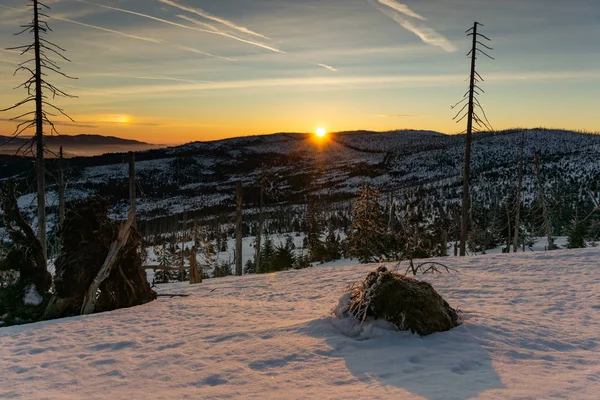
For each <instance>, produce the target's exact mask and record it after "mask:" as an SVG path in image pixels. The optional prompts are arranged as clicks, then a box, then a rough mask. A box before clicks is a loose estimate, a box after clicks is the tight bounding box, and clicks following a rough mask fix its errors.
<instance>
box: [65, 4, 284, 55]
mask: <svg viewBox="0 0 600 400" xmlns="http://www.w3.org/2000/svg"><path fill="white" fill-rule="evenodd" d="M75 1H77V2H79V3H85V4H90V5H94V6H97V7H102V8H105V9H107V10H113V11H120V12H123V13H127V14H131V15H137V16H138V17H142V18H148V19H151V20H153V21H158V22H162V23H164V24H168V25H172V26H176V27H178V28H183V29H189V30H192V31H196V32H204V33H210V34H211V35H219V36H223V37H226V38H229V39H233V40H237V41H239V42H242V43H247V44H250V45H252V46H257V47H261V48H263V49H266V50H269V51H272V52H274V53H283V51H281V50H279V49H277V48H275V47H272V46H267V45H266V44H263V43H259V42H253V41H251V40H246V39H242V38H240V37H237V36H234V35H230V34H228V33H225V32H221V31H212V30H208V29H202V28H196V27H192V26H188V25H183V24H178V23H177V22H173V21H168V20H166V19H162V18H158V17H153V16H152V15H148V14H142V13H139V12H135V11H131V10H125V9H123V8H118V7H111V6H106V5H103V4H97V3H90V2H89V1H85V0H75ZM186 19H188V18H186ZM189 20H190V21H193V22H194V23H198V24H203V23H202V22H200V21H196V20H194V19H193V18H189Z"/></svg>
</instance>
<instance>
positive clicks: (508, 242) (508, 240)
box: [506, 202, 512, 253]
mask: <svg viewBox="0 0 600 400" xmlns="http://www.w3.org/2000/svg"><path fill="white" fill-rule="evenodd" d="M506 221H508V229H507V232H508V238H507V240H506V252H507V253H510V245H511V243H512V242H511V241H510V206H509V204H508V202H506Z"/></svg>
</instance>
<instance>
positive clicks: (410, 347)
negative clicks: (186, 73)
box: [0, 0, 600, 400]
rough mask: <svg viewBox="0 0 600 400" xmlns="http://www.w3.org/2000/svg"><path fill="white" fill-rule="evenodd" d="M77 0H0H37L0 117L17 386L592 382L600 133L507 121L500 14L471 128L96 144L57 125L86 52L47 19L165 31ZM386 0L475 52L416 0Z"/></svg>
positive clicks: (99, 388) (480, 69)
mask: <svg viewBox="0 0 600 400" xmlns="http://www.w3.org/2000/svg"><path fill="white" fill-rule="evenodd" d="M60 1H62V0H58V1H49V2H48V3H49V4H48V5H46V4H43V3H42V2H41V1H39V0H31V1H28V2H27V3H28V5H29V7H28V8H27V10H23V9H17V8H14V7H10V6H5V5H0V9H1V10H4V9H6V10H11V11H16V12H26V13H27V15H30V16H31V22H30V23H27V24H26V25H22V26H21V27H20V31H18V30H17V37H19V38H20V39H22V41H23V44H22V45H19V46H17V47H11V48H9V49H7V50H3V51H6V52H8V53H11V55H14V54H18V56H19V57H21V58H22V62H19V63H18V65H17V67H16V71H15V77H19V79H23V80H22V81H21V82H20V84H19V85H18V86H17V88H16V89H17V90H19V91H20V92H21V93H22V95H23V98H22V99H21V100H19V101H17V102H16V103H14V104H0V116H2V117H3V118H2V119H0V121H1V122H10V123H11V124H13V125H14V127H15V130H14V131H13V132H12V133H9V134H8V135H6V136H0V216H1V221H0V359H2V360H3V363H0V376H2V377H3V383H4V382H6V383H8V384H6V385H4V384H3V385H0V398H52V399H54V398H57V399H59V398H60V399H66V398H69V399H71V398H73V399H75V398H98V399H104V398H125V397H127V398H140V396H142V393H143V396H144V397H149V398H206V399H209V398H211V399H212V398H214V399H222V398H268V399H270V398H273V399H280V398H334V399H338V398H340V399H341V398H349V399H355V398H374V399H375V398H402V399H405V398H406V399H410V400H423V399H426V400H434V399H435V400H447V399H457V400H460V399H467V398H494V399H499V398H502V399H504V398H507V399H508V398H511V399H513V398H514V399H517V398H518V399H524V398H565V399H566V398H577V399H595V398H596V396H597V393H598V382H600V362H599V361H598V360H600V357H598V348H599V347H598V345H599V339H598V328H599V327H600V317H599V314H598V309H600V304H599V303H598V295H597V293H598V290H600V276H599V275H598V270H597V261H598V259H599V257H600V248H598V243H599V242H600V134H599V133H598V132H586V131H582V130H564V129H549V128H543V127H540V128H518V127H517V128H513V129H502V130H496V129H494V128H493V126H492V123H491V122H490V120H489V119H488V115H489V116H493V115H494V111H495V109H494V107H489V108H484V105H483V104H484V99H485V97H484V93H485V92H484V89H483V87H486V84H487V82H486V80H485V79H484V77H485V76H486V74H485V66H486V63H488V62H489V63H491V62H496V63H500V62H507V63H508V62H509V61H502V60H497V59H496V58H495V56H496V54H495V53H494V49H493V47H492V40H491V39H490V38H489V37H488V36H486V35H487V34H488V33H487V31H486V28H485V27H484V25H482V24H480V23H479V22H474V23H473V25H472V27H468V30H466V32H465V35H466V40H465V37H464V36H462V39H463V40H465V44H468V45H469V49H470V51H469V52H468V53H467V54H466V55H467V59H466V60H463V62H464V70H465V71H467V67H468V66H470V71H469V74H468V77H467V80H466V84H465V85H464V88H463V89H466V90H467V91H466V92H465V94H464V95H463V97H462V98H461V97H458V98H457V99H460V100H459V101H458V103H455V104H454V105H449V108H450V111H451V112H452V115H454V118H448V119H449V120H453V121H454V122H455V123H456V124H458V125H457V126H460V127H461V128H460V129H461V130H462V129H463V127H466V129H464V131H462V132H461V133H458V134H446V133H442V132H438V131H434V130H419V129H414V130H413V129H395V130H378V131H376V130H373V131H370V130H355V131H341V132H327V131H326V129H325V128H323V127H319V128H318V129H316V131H315V132H311V133H294V132H281V133H274V134H269V135H255V136H241V137H233V138H228V139H221V140H210V141H192V142H189V143H186V144H179V145H152V144H149V143H146V142H138V141H129V142H131V145H132V146H133V145H135V146H138V149H139V148H141V149H147V150H138V151H127V152H109V153H106V154H101V155H94V156H83V155H77V154H76V152H75V150H73V149H72V148H69V147H68V146H67V147H65V148H63V147H62V146H61V147H59V149H58V151H56V149H54V148H51V147H50V146H49V144H48V143H49V142H48V138H50V137H57V136H59V137H60V135H61V132H60V129H61V128H62V127H65V126H66V127H73V126H75V125H73V124H76V122H75V120H74V119H72V118H71V116H70V114H69V113H68V106H65V108H63V104H69V102H71V104H76V102H77V100H78V99H77V96H74V95H71V94H70V93H69V91H68V90H69V89H73V88H77V86H74V85H71V84H70V83H65V82H72V81H73V80H76V79H78V78H77V77H74V76H71V75H70V74H69V73H68V68H69V66H70V65H72V63H76V62H77V61H76V59H77V55H78V54H77V53H74V54H69V58H67V55H66V54H67V53H66V49H64V48H63V47H62V46H61V45H60V43H55V42H54V41H53V34H54V32H53V30H52V29H51V28H50V25H51V23H52V22H56V21H62V22H69V23H75V24H76V25H78V26H80V27H87V28H90V29H96V30H101V31H103V32H104V33H108V34H115V35H119V36H122V37H127V38H128V39H132V40H137V41H145V42H149V43H154V44H161V43H163V42H164V43H167V41H166V39H165V40H163V39H161V40H158V39H156V40H155V39H150V38H147V37H145V36H139V35H133V34H129V33H125V32H121V31H116V30H114V29H108V28H102V27H99V26H95V25H90V24H87V23H82V22H76V21H74V20H71V19H68V18H64V16H60V15H62V14H58V16H57V15H54V14H52V11H51V8H50V7H49V5H52V6H55V5H56V4H57V3H59V2H60ZM76 2H77V3H83V4H85V5H91V6H94V5H95V4H93V3H90V2H87V1H83V0H81V1H80V0H77V1H76ZM114 3H115V4H113V3H111V4H112V5H110V6H109V5H102V4H98V5H97V6H98V7H101V8H102V10H103V12H107V13H108V12H119V13H125V14H128V15H129V16H134V17H141V18H145V19H149V20H151V21H152V22H153V23H155V22H160V23H162V24H166V25H169V26H171V27H176V28H183V29H187V30H193V31H196V33H203V34H209V35H213V36H218V37H219V39H223V38H225V39H227V40H234V41H237V42H239V43H241V44H243V45H250V46H254V47H259V48H260V49H261V50H260V51H270V52H274V53H278V54H286V53H285V52H283V51H280V50H278V49H277V48H275V47H271V46H275V45H276V44H271V45H269V46H267V45H265V44H261V42H256V41H255V40H259V39H260V40H265V41H268V40H271V39H270V38H269V37H267V36H264V35H262V34H259V33H257V32H254V31H252V30H250V29H249V28H246V27H243V26H238V25H236V24H234V23H233V22H231V21H227V20H225V19H223V18H220V17H217V16H215V15H212V14H210V13H207V12H205V11H203V10H200V9H196V8H193V7H191V6H189V5H184V4H183V3H182V4H180V3H179V2H178V1H172V0H159V1H158V3H160V5H161V6H162V7H163V8H162V9H160V12H165V10H167V9H168V8H167V7H172V8H175V9H177V10H179V11H178V12H182V13H188V14H190V13H191V14H192V15H194V16H195V17H201V18H204V19H206V20H207V21H209V22H210V23H206V22H199V21H196V20H194V19H192V18H191V17H186V16H185V15H177V17H178V18H180V19H183V20H184V21H185V22H186V24H187V23H193V22H194V21H195V22H196V23H195V25H194V27H192V26H189V25H182V24H180V23H175V22H171V21H170V20H166V19H163V18H159V17H156V16H152V15H147V14H145V13H141V12H137V11H131V10H128V9H122V8H120V6H121V5H122V4H117V3H123V2H119V1H116V2H114ZM282 3H283V2H282ZM299 3H300V2H299ZM368 3H369V5H370V6H373V5H374V6H375V8H377V9H378V10H379V11H382V12H383V13H384V14H385V15H387V16H390V15H391V16H392V19H393V20H394V21H395V23H399V24H400V25H401V26H402V27H403V28H404V29H405V30H408V31H410V32H412V33H413V34H416V36H418V37H419V39H420V40H421V41H423V42H425V43H427V44H429V45H433V46H436V47H439V48H442V49H444V51H445V52H447V53H452V52H454V51H456V49H455V48H454V45H452V44H451V43H450V42H448V41H447V40H446V39H444V38H443V36H440V35H439V34H438V33H436V32H435V31H434V30H433V29H432V28H428V27H427V26H426V25H425V24H426V23H428V22H427V21H428V20H427V18H424V17H422V16H421V15H420V14H417V13H416V12H414V11H412V10H411V9H410V8H409V7H408V6H407V5H404V4H400V3H398V2H396V1H394V0H385V1H384V0H379V1H369V2H368ZM117 5H118V6H119V7H117ZM271 6H272V5H271ZM388 9H391V10H392V11H390V10H388ZM257 10H258V8H257ZM257 12H258V11H257ZM389 13H392V14H389ZM90 15H92V14H90ZM86 16H87V14H85V13H83V14H82V16H81V17H82V18H83V17H86ZM407 18H408V19H407ZM413 20H417V21H418V23H417V25H415V24H413V23H412V22H410V21H413ZM0 22H4V21H0ZM180 22H181V21H180ZM413 22H414V21H413ZM286 23H288V21H286ZM212 24H216V25H218V26H221V25H223V26H225V27H227V29H231V30H233V31H235V32H234V33H235V34H236V35H241V36H243V37H245V39H241V38H240V37H238V36H234V35H233V34H232V33H225V31H221V30H219V29H218V28H216V27H215V26H213V25H212ZM219 24H220V25H219ZM459 31H460V30H459ZM150 33H152V32H150ZM460 33H461V34H462V31H461V32H460ZM244 35H246V36H244ZM249 37H250V38H249ZM250 39H252V40H250ZM169 40H170V39H169ZM500 43H502V42H500ZM277 46H279V44H277ZM175 47H177V48H179V50H185V51H190V48H189V47H182V46H175ZM192 52H194V53H195V54H196V55H201V56H203V57H210V58H211V59H219V60H220V61H228V62H238V60H237V59H233V58H230V57H225V56H215V55H213V54H212V53H208V52H204V51H199V50H194V49H192ZM501 54H502V53H501ZM132 57H133V56H132ZM71 58H72V59H73V61H72V60H71ZM0 62H3V60H2V59H0ZM306 64H310V65H311V66H313V67H314V66H316V67H319V68H321V69H325V70H327V72H328V73H338V69H336V68H334V67H332V66H330V65H328V64H323V63H316V62H313V61H311V62H307V63H306ZM321 72H322V71H321ZM100 75H102V74H100ZM465 75H466V74H465ZM86 78H89V76H86V75H85V74H84V77H82V81H84V82H85V79H86ZM131 79H140V80H149V81H155V80H165V79H167V80H169V81H173V82H177V84H180V83H186V84H193V85H200V86H201V85H206V84H212V83H214V82H209V81H202V82H200V83H199V82H195V81H189V80H184V79H178V78H168V77H167V78H165V77H162V76H160V77H156V76H150V75H148V76H146V75H144V76H138V77H134V78H131ZM444 79H446V78H444ZM444 79H441V80H440V82H441V81H443V80H444ZM496 79H498V75H496ZM559 79H562V78H559ZM502 80H507V79H506V78H505V77H502V78H501V79H500V81H502ZM282 81H283V80H281V81H280V80H274V81H272V82H270V83H269V86H276V85H275V84H274V83H273V82H276V83H280V82H282ZM57 82H60V83H61V84H59V83H57ZM373 82H375V83H376V80H374V81H373ZM436 82H437V81H436ZM375 83H374V84H375ZM238 84H239V83H238ZM338 84H345V83H344V81H341V83H340V82H338ZM242 85H243V86H244V87H243V88H242V89H247V87H246V86H253V85H252V84H250V83H248V82H243V83H242ZM202 87H204V86H202ZM228 89H229V88H228ZM238 89H239V88H238ZM208 90H212V89H208ZM459 94H460V93H459ZM249 98H250V97H249ZM1 102H2V103H3V100H2V101H1ZM99 104H101V103H99ZM365 104H366V101H365ZM492 104H496V106H497V103H492ZM98 107H100V106H98ZM365 107H366V106H365ZM240 114H241V111H240ZM392 116H394V117H402V118H403V119H404V118H413V117H419V116H416V115H412V114H411V115H409V114H406V115H405V114H394V115H392ZM379 117H386V118H387V117H389V115H379ZM111 118H112V117H111ZM116 119H117V121H116V122H115V121H113V122H114V123H122V124H129V122H130V119H129V117H128V116H123V118H121V117H119V118H116ZM491 119H492V120H493V118H491ZM157 126H160V125H159V124H152V123H147V124H145V125H144V127H145V128H146V129H148V130H150V129H154V128H156V127H157ZM207 126H212V125H210V124H209V125H207ZM215 126H217V125H215ZM240 134H241V133H240ZM86 139H89V140H91V139H90V137H86V135H81V136H78V137H77V138H76V139H73V142H74V143H75V142H78V141H80V140H81V141H85V140H86ZM93 140H95V141H98V142H104V143H112V145H113V146H116V147H114V148H121V147H119V146H125V147H126V146H127V145H128V144H127V143H125V142H127V141H125V140H123V141H122V140H121V139H119V138H114V137H109V136H106V137H104V136H100V135H95V136H94V138H93ZM13 142H14V143H13ZM9 145H12V146H13V147H10V149H8V146H9ZM17 145H18V148H17V149H15V148H14V146H17ZM94 154H100V153H94ZM434 286H435V288H434Z"/></svg>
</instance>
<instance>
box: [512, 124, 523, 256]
mask: <svg viewBox="0 0 600 400" xmlns="http://www.w3.org/2000/svg"><path fill="white" fill-rule="evenodd" d="M520 147H521V150H520V154H519V177H518V179H517V190H516V193H515V233H514V234H513V253H516V252H517V250H518V249H519V228H520V227H521V221H520V218H521V197H522V193H521V188H522V186H523V157H524V156H525V131H522V132H521V146H520Z"/></svg>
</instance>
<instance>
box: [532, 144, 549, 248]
mask: <svg viewBox="0 0 600 400" xmlns="http://www.w3.org/2000/svg"><path fill="white" fill-rule="evenodd" d="M535 175H536V177H537V184H538V195H539V197H540V201H541V202H542V217H543V218H544V228H545V229H546V235H547V236H548V250H554V239H553V238H552V224H551V223H550V217H549V216H548V206H547V204H546V195H545V193H544V184H543V182H542V169H541V166H540V157H539V155H537V154H536V155H535Z"/></svg>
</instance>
